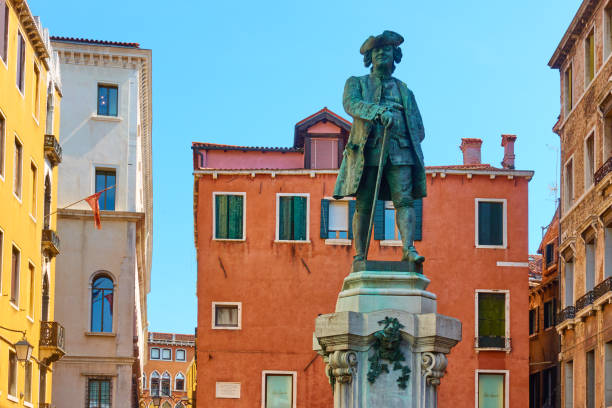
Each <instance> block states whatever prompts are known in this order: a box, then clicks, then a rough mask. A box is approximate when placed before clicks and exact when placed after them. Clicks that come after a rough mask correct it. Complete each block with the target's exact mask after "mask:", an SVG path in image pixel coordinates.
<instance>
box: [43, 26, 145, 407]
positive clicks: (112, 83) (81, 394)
mask: <svg viewBox="0 0 612 408" xmlns="http://www.w3.org/2000/svg"><path fill="white" fill-rule="evenodd" d="M52 43H53V46H54V47H55V48H56V49H57V51H58V53H59V56H60V61H61V69H62V70H63V72H64V75H65V81H64V99H63V100H62V122H61V131H62V132H65V134H66V138H64V139H63V140H62V147H63V152H64V156H63V158H64V161H63V163H62V166H63V167H62V168H61V169H60V172H59V180H61V181H60V183H59V186H58V208H60V210H59V211H58V230H59V234H60V235H61V236H62V252H61V254H60V256H58V258H57V269H56V270H57V275H56V282H57V288H56V303H55V315H56V317H57V319H58V320H61V321H62V322H65V326H66V332H67V333H70V335H69V336H67V339H66V356H65V357H64V359H63V360H62V361H61V364H56V368H55V373H54V376H53V399H52V402H53V405H54V406H56V407H111V406H112V407H118V408H124V407H137V406H138V395H139V394H140V383H141V381H140V378H141V375H142V371H143V370H142V369H143V365H144V362H145V356H146V327H147V313H146V310H147V309H146V296H147V293H148V292H149V284H150V270H151V248H152V243H151V237H152V180H151V51H150V50H145V49H141V48H139V46H138V44H133V43H114V42H106V41H92V40H81V39H73V38H70V39H67V38H57V37H56V38H52ZM103 190H104V193H102V194H101V196H100V198H99V203H100V209H101V223H102V228H101V229H96V228H95V226H94V218H93V213H92V211H91V209H90V207H89V206H88V204H87V203H85V202H80V203H78V204H76V205H72V206H69V208H67V209H66V208H65V207H67V206H68V205H69V204H71V203H74V202H75V201H78V200H79V199H82V198H84V197H87V196H89V195H91V194H93V193H94V192H98V191H103Z"/></svg>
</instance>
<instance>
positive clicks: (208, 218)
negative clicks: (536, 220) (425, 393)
mask: <svg viewBox="0 0 612 408" xmlns="http://www.w3.org/2000/svg"><path fill="white" fill-rule="evenodd" d="M349 131H350V122H348V121H346V120H345V119H343V118H341V117H340V116H338V115H336V114H334V113H333V112H331V111H329V110H328V109H327V108H325V109H323V110H321V111H319V112H317V113H315V114H314V115H312V116H310V117H308V118H306V119H304V120H302V121H300V122H299V123H297V125H296V126H295V134H294V144H293V147H290V148H262V147H244V146H228V145H217V144H210V143H194V144H193V146H192V149H193V157H194V215H195V245H196V250H197V260H198V282H197V296H198V328H197V339H198V340H197V359H198V372H197V376H198V378H197V383H198V389H197V399H198V403H199V404H200V406H202V407H208V406H210V407H212V406H214V407H218V408H223V407H254V406H261V407H271V406H274V407H289V408H291V407H304V408H306V407H308V408H317V407H326V408H327V407H330V406H332V404H333V403H332V394H331V388H330V385H329V383H328V380H327V378H326V376H325V373H324V363H323V361H322V359H321V357H319V356H318V355H317V354H316V353H315V352H314V351H312V348H313V344H312V343H313V330H314V320H315V318H316V317H317V315H319V314H324V313H331V312H333V311H334V310H335V303H336V299H337V296H338V293H339V291H340V289H341V286H342V281H343V279H344V277H345V276H346V275H347V274H348V273H349V270H350V265H351V262H352V256H353V252H354V251H353V249H352V246H351V244H352V241H351V238H352V229H351V222H350V220H351V217H352V213H353V210H354V201H353V200H351V199H343V200H333V199H332V198H331V195H332V192H333V188H334V184H335V181H336V176H337V173H338V167H339V164H340V162H341V158H342V152H343V148H344V145H345V143H346V140H347V138H348V133H349ZM515 139H516V137H515V136H512V135H504V136H503V137H502V145H503V146H504V158H503V168H495V167H492V166H490V165H488V164H482V163H481V162H480V146H481V144H482V141H481V140H479V139H463V141H462V144H461V150H462V152H463V157H464V162H463V164H461V165H453V166H436V167H428V168H427V184H428V197H427V198H425V199H423V200H422V202H421V201H418V202H417V203H416V208H417V213H418V216H417V218H418V225H417V234H416V235H417V239H418V241H417V242H416V246H417V249H418V250H419V252H420V253H421V254H423V255H424V256H425V257H426V261H425V264H424V273H425V275H426V276H427V277H428V278H429V279H431V285H430V286H429V288H428V290H431V291H432V292H433V293H435V294H437V296H438V313H442V314H445V315H448V316H452V317H456V318H458V319H460V320H461V322H462V323H463V333H462V334H463V341H462V342H460V343H459V344H458V345H457V346H456V347H455V348H453V351H452V353H451V354H450V356H449V366H448V368H447V374H446V376H445V377H444V379H443V381H442V385H441V386H440V390H439V405H440V406H442V407H447V406H454V407H470V408H471V407H474V406H475V404H476V406H478V403H477V399H479V398H482V397H483V396H484V394H487V397H488V398H490V399H494V400H496V401H497V402H499V404H500V405H499V406H504V407H506V408H508V407H525V406H527V405H528V396H529V394H528V392H527V390H528V384H529V365H528V363H529V339H528V337H527V332H528V318H527V313H526V312H525V311H526V310H527V309H528V298H529V297H528V290H529V289H528V284H527V279H526V277H527V275H528V245H527V233H528V227H527V202H528V194H527V187H528V182H529V180H530V179H531V177H532V176H533V172H531V171H520V170H515V169H514V142H515ZM393 219H394V209H393V206H392V204H391V203H389V202H381V201H379V202H378V203H377V205H376V219H375V229H374V237H373V242H372V246H371V249H370V258H371V259H380V260H398V259H399V258H400V257H401V241H400V240H399V236H398V233H397V231H396V228H395V224H394V221H393ZM496 406H497V405H496Z"/></svg>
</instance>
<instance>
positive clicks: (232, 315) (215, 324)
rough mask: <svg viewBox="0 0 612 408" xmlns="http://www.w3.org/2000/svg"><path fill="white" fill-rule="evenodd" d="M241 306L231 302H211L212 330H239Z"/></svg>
mask: <svg viewBox="0 0 612 408" xmlns="http://www.w3.org/2000/svg"><path fill="white" fill-rule="evenodd" d="M241 309H242V304H241V303H231V302H213V304H212V310H213V316H212V328H213V329H240V328H241V326H242V322H241V319H242V313H241V312H242V310H241Z"/></svg>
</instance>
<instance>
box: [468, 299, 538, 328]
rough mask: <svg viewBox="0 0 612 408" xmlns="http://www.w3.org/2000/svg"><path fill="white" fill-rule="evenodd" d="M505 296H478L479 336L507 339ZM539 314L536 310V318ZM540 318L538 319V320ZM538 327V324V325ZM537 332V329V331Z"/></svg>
mask: <svg viewBox="0 0 612 408" xmlns="http://www.w3.org/2000/svg"><path fill="white" fill-rule="evenodd" d="M505 308H506V302H505V295H503V294H497V293H479V294H478V335H479V336H486V337H505V335H506V313H505ZM538 314H539V313H538V312H537V310H536V316H537V315H538ZM537 319H538V318H537V317H536V320H537ZM536 327H537V323H536ZM536 331H537V329H536Z"/></svg>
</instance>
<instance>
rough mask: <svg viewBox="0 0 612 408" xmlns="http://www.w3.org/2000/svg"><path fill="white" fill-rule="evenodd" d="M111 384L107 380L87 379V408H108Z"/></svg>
mask: <svg viewBox="0 0 612 408" xmlns="http://www.w3.org/2000/svg"><path fill="white" fill-rule="evenodd" d="M110 406H111V382H110V380H108V379H104V380H101V379H91V378H90V379H89V380H88V382H87V407H88V408H110Z"/></svg>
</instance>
